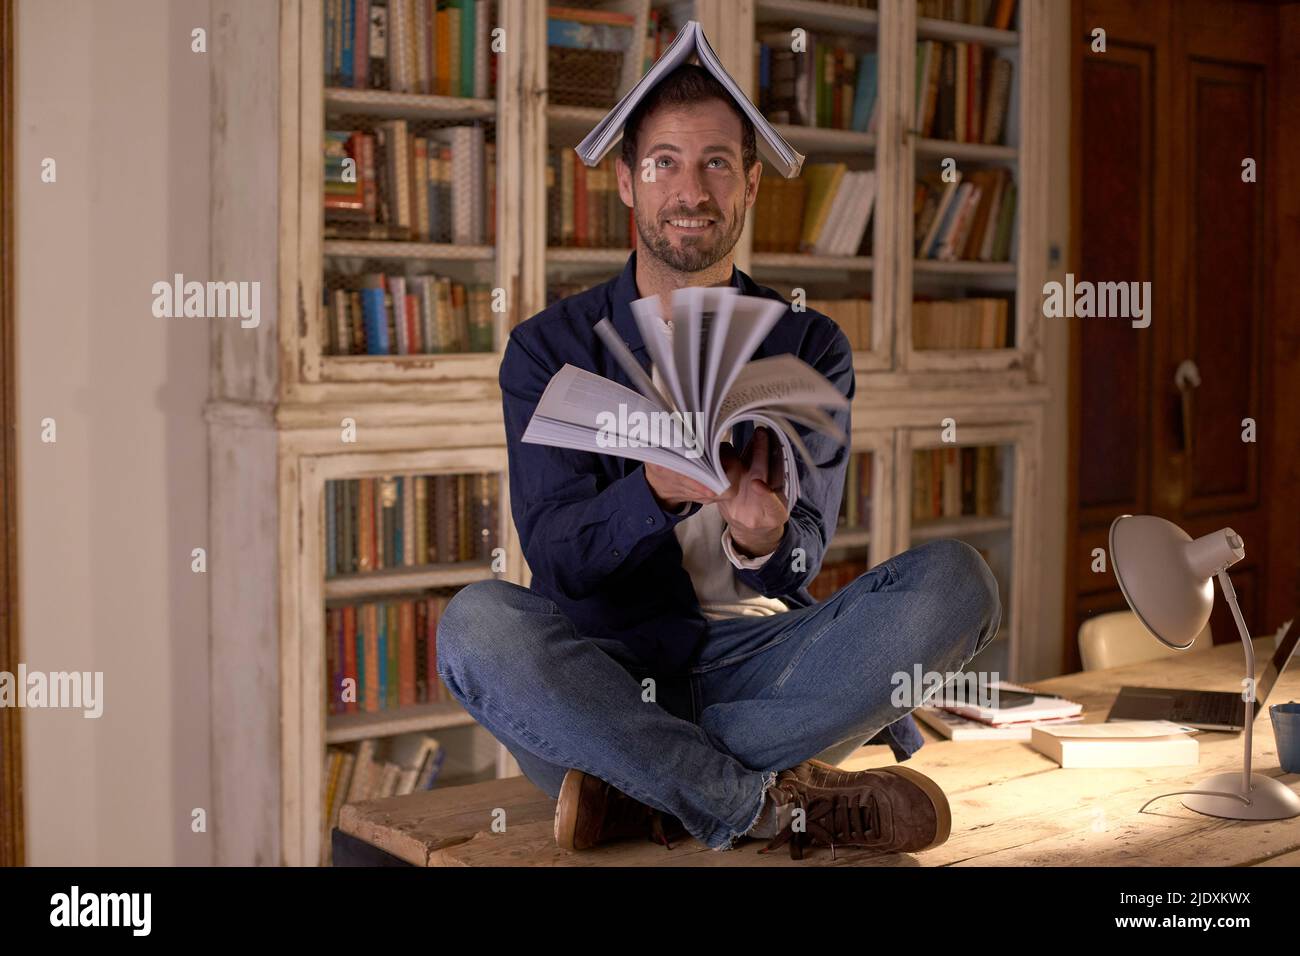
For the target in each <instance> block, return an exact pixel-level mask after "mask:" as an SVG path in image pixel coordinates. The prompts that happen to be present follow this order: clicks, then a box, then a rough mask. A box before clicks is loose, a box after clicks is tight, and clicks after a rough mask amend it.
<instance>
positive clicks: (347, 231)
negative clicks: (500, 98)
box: [324, 119, 496, 245]
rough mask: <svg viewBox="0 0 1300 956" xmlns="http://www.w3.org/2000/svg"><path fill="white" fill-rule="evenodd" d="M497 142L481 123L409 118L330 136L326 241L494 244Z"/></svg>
mask: <svg viewBox="0 0 1300 956" xmlns="http://www.w3.org/2000/svg"><path fill="white" fill-rule="evenodd" d="M495 184H496V144H495V143H490V142H487V140H486V134H485V131H484V128H483V127H482V126H478V125H465V126H452V127H448V128H441V129H438V128H432V129H429V130H428V132H427V133H426V134H425V135H416V134H415V133H414V132H413V131H412V129H411V125H410V124H409V123H408V122H407V121H406V120H404V119H394V120H383V121H381V122H377V123H375V124H374V127H373V129H363V130H340V129H330V130H326V131H325V201H324V202H325V237H326V238H327V239H332V238H342V239H347V238H358V239H390V240H399V241H416V242H438V243H456V244H457V245H492V244H493V243H494V242H495V241H496V188H495Z"/></svg>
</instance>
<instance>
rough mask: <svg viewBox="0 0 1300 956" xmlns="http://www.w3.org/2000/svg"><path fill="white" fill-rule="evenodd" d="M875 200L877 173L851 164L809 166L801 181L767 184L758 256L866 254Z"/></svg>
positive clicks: (758, 218)
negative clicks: (765, 254) (784, 253)
mask: <svg viewBox="0 0 1300 956" xmlns="http://www.w3.org/2000/svg"><path fill="white" fill-rule="evenodd" d="M875 201H876V173H875V170H871V169H864V170H851V169H849V167H848V166H847V165H846V164H845V163H809V164H808V165H807V166H806V167H804V174H803V177H802V178H801V179H792V180H779V179H778V180H772V181H768V180H764V181H763V182H762V184H761V185H760V186H759V189H758V196H757V197H756V198H755V200H754V251H755V252H798V253H805V254H813V255H821V256H853V255H859V254H866V252H868V251H869V246H870V240H869V239H868V229H867V226H868V225H869V224H870V222H871V212H872V209H873V208H874V206H875Z"/></svg>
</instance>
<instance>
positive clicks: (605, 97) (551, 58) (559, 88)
mask: <svg viewBox="0 0 1300 956" xmlns="http://www.w3.org/2000/svg"><path fill="white" fill-rule="evenodd" d="M548 54H549V55H548V57H547V61H546V63H547V70H546V72H547V77H546V80H547V86H548V96H549V98H550V101H551V103H553V104H555V105H556V106H595V107H599V108H600V109H609V108H611V107H612V106H614V104H615V103H617V102H618V83H619V80H620V79H621V78H622V76H623V54H622V52H621V51H619V50H576V49H572V48H569V47H560V46H553V47H550V48H549V49H548Z"/></svg>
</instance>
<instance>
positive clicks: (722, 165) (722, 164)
mask: <svg viewBox="0 0 1300 956" xmlns="http://www.w3.org/2000/svg"><path fill="white" fill-rule="evenodd" d="M709 162H710V163H711V164H716V165H714V168H715V169H726V168H727V161H726V160H725V159H711V160H709Z"/></svg>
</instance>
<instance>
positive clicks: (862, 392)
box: [207, 0, 1047, 865]
mask: <svg viewBox="0 0 1300 956" xmlns="http://www.w3.org/2000/svg"><path fill="white" fill-rule="evenodd" d="M325 2H327V0H274V2H266V0H214V2H213V23H214V24H215V25H216V26H215V28H214V32H213V48H212V58H213V71H214V72H213V84H214V96H215V100H214V103H215V108H214V122H215V128H214V132H213V146H212V149H213V158H212V191H213V197H214V203H213V215H212V220H213V227H212V228H213V234H212V273H213V276H214V277H216V278H229V279H252V280H260V281H261V282H262V283H263V285H264V286H265V287H266V288H268V289H275V290H276V293H275V294H274V295H267V296H264V297H263V302H264V303H267V302H270V303H271V307H269V308H264V309H263V317H262V322H261V325H260V326H259V327H258V328H257V329H240V328H239V327H238V326H237V325H221V326H218V327H216V331H215V332H214V336H215V338H214V348H213V366H212V388H211V396H212V397H211V401H210V404H209V407H208V411H207V418H208V421H209V430H210V451H211V462H212V470H211V482H210V487H211V496H212V498H211V522H212V528H213V537H212V542H211V548H210V562H211V568H212V570H211V586H212V591H213V600H212V602H211V606H212V618H211V622H210V625H211V636H212V655H211V666H212V673H213V688H212V691H213V694H212V698H213V728H214V731H213V734H214V740H213V749H214V780H215V806H214V808H213V814H212V818H213V830H214V834H215V835H216V840H217V845H218V851H217V860H218V862H220V863H223V864H255V863H260V864H274V863H288V864H300V865H313V864H315V863H317V862H318V861H319V860H320V859H321V837H322V802H321V796H320V795H321V771H322V765H323V761H324V759H325V751H326V747H327V746H328V745H330V744H334V743H346V742H349V741H353V740H357V739H360V738H361V737H362V736H371V735H380V736H382V735H389V734H397V733H403V732H407V731H412V730H433V731H437V732H439V733H440V734H441V733H446V734H448V735H449V739H451V738H452V737H455V738H456V746H457V747H458V748H460V749H461V750H463V751H464V752H463V753H458V754H457V755H456V756H457V758H458V759H457V760H456V761H454V764H455V766H456V767H457V770H456V772H454V773H451V774H450V775H449V776H448V777H447V778H446V779H447V780H448V781H449V782H455V780H457V779H460V780H466V779H478V778H481V777H482V776H484V775H487V776H491V775H493V774H507V773H513V772H517V768H515V767H514V766H513V761H511V760H508V759H506V758H507V757H508V755H507V754H506V753H505V751H504V748H500V747H499V746H498V745H496V744H495V742H494V741H492V739H491V737H490V735H488V734H487V732H486V731H484V730H483V729H482V728H478V727H476V726H470V724H471V723H472V722H471V721H470V720H469V718H468V716H467V715H465V713H464V712H463V711H462V710H460V709H459V708H458V707H457V706H456V705H454V704H449V703H443V704H430V705H420V706H418V707H415V708H409V709H404V710H399V711H397V712H390V713H381V714H380V715H365V716H358V715H348V716H346V717H337V716H327V714H326V708H325V705H324V686H325V683H326V680H327V678H326V675H325V673H324V623H323V617H324V613H323V609H324V606H325V603H326V601H327V600H330V599H334V598H340V597H349V596H351V597H367V596H376V595H382V594H384V593H390V592H396V591H399V590H401V591H408V590H410V589H412V588H414V589H417V590H418V589H423V588H429V587H434V586H438V587H442V586H447V587H454V586H457V585H460V584H463V583H466V582H467V580H469V579H472V578H474V577H476V576H479V575H481V574H482V573H484V572H483V571H482V569H481V568H455V567H450V568H448V567H430V568H418V569H413V570H411V571H409V572H408V571H402V572H400V573H397V574H394V575H391V576H389V577H388V578H386V579H384V580H382V581H381V580H379V579H377V578H373V577H367V578H366V579H365V580H358V579H352V580H349V579H340V580H331V581H327V580H326V577H325V573H324V567H325V565H324V549H325V542H324V510H323V503H322V499H323V494H324V488H325V482H326V481H329V480H334V479H342V478H358V477H366V476H378V475H394V474H439V473H452V472H455V473H462V472H476V471H488V472H492V473H495V474H497V475H499V476H500V488H501V495H502V499H501V519H502V523H501V528H500V534H499V540H500V541H501V542H502V543H503V545H504V547H505V549H506V552H507V566H506V570H505V571H504V572H502V575H501V576H503V577H505V578H506V579H508V580H512V581H516V582H519V583H527V580H528V574H527V568H526V566H525V565H524V562H523V559H522V556H521V553H520V549H519V547H518V543H517V540H516V539H515V537H514V530H513V523H512V522H511V521H510V519H509V517H508V513H509V508H508V487H507V482H506V449H505V443H504V428H503V425H502V421H501V404H500V394H499V389H498V385H497V368H498V366H499V362H500V353H501V348H502V347H503V345H504V342H505V339H506V336H507V335H508V332H509V329H510V328H511V327H512V326H513V325H514V324H516V323H518V322H520V321H522V320H523V319H526V318H527V317H528V316H530V315H532V314H533V313H535V312H536V311H538V310H540V309H541V308H542V307H543V306H544V305H545V302H546V289H547V283H548V281H553V280H557V281H558V280H563V279H565V278H570V277H580V278H581V279H582V280H583V281H591V282H595V281H601V280H603V279H605V278H608V277H609V276H611V275H613V274H615V273H616V272H618V271H619V270H620V269H621V268H622V265H623V263H624V261H625V260H626V250H621V249H593V248H548V247H547V241H546V239H547V237H546V233H547V207H546V200H547V197H546V150H547V147H548V144H565V145H573V144H575V143H576V142H577V141H578V140H579V139H580V138H581V137H582V136H583V135H584V134H585V133H586V132H587V131H588V130H589V129H590V128H591V126H592V125H594V123H595V122H596V120H598V119H599V118H600V116H601V115H603V113H602V111H601V110H599V109H591V108H583V107H571V106H558V105H550V104H549V103H548V98H547V93H546V86H547V61H546V52H547V49H546V5H545V4H543V3H540V2H533V0H496V11H497V13H496V22H497V24H498V25H499V26H501V27H503V28H504V29H505V31H506V32H505V37H506V51H505V52H504V53H502V54H499V58H498V62H497V86H496V96H495V98H493V99H486V100H484V99H472V98H452V97H442V96H431V95H420V94H412V93H389V92H384V91H368V90H358V89H337V88H329V87H328V86H327V85H326V84H325V82H324V79H323V77H324V69H323V63H324V59H323V47H324V42H323V28H324V26H323V25H324V9H325V7H324V3H325ZM1046 3H1047V0H1020V3H1019V4H1018V6H1019V10H1018V12H1017V25H1018V29H1016V30H1014V31H991V30H988V29H985V28H982V27H969V26H964V25H961V24H953V23H945V22H941V21H933V20H923V19H918V18H917V17H916V15H915V5H914V3H913V2H911V0H880V2H879V9H878V10H859V9H855V8H851V7H845V6H839V5H835V4H830V3H823V2H818V0H695V2H693V3H692V2H684V3H683V2H677V3H669V4H660V3H657V2H656V3H654V6H655V7H658V8H660V9H661V10H663V11H665V12H666V13H668V14H669V15H670V16H672V17H674V18H675V20H676V22H677V23H678V25H680V23H682V22H684V21H685V19H687V18H689V17H694V18H696V19H698V20H700V22H701V23H702V25H703V27H704V29H705V32H706V34H707V35H708V36H709V37H710V39H711V40H712V41H713V44H714V46H715V48H716V49H717V51H718V53H719V55H720V56H721V57H722V58H723V60H724V62H725V63H726V64H727V65H728V68H729V69H730V70H731V71H732V73H733V75H734V76H735V77H736V79H737V80H738V82H740V83H741V84H742V86H743V87H745V88H748V89H752V88H753V83H754V77H753V68H754V64H753V55H754V38H755V36H756V30H760V29H764V28H765V25H771V24H775V23H790V22H793V23H795V24H797V25H801V26H804V27H806V28H807V29H808V30H810V31H814V32H816V31H823V32H831V33H834V34H837V35H844V36H852V37H855V38H857V39H858V40H860V41H862V42H866V43H873V44H874V45H875V49H876V51H877V53H878V57H879V59H878V69H879V75H878V84H877V85H878V95H879V97H880V98H881V116H880V120H879V126H878V129H877V131H876V133H874V134H867V133H854V132H849V131H843V130H829V129H815V128H796V127H790V126H785V127H782V132H783V133H784V134H785V135H786V136H787V138H788V139H789V140H790V141H791V142H792V143H793V144H794V145H795V146H796V148H798V149H800V150H801V151H803V152H805V153H807V154H808V156H809V161H817V160H835V159H837V158H844V159H845V161H851V162H852V163H853V164H856V165H860V166H863V167H865V166H870V167H871V168H874V169H875V170H876V176H877V200H876V208H875V212H874V216H873V223H872V226H871V229H872V230H873V234H872V235H873V239H872V248H873V254H872V255H871V256H870V257H865V256H862V257H859V256H849V257H834V258H828V257H813V256H807V255H798V254H771V253H763V254H754V253H751V234H752V225H751V226H750V227H747V229H746V233H745V234H744V236H743V237H742V242H741V246H740V248H739V250H738V255H737V264H738V265H739V266H740V268H742V269H744V270H746V271H748V272H750V274H751V275H753V276H754V277H755V278H756V279H757V280H758V281H759V282H763V283H767V284H776V283H777V282H784V283H786V284H789V283H791V282H794V283H796V284H799V285H801V286H802V287H806V288H807V289H809V290H815V289H816V287H817V286H818V285H819V284H826V283H838V286H839V287H840V288H843V287H845V286H853V287H855V288H856V289H859V290H861V291H862V292H865V293H869V294H870V297H871V299H872V300H873V310H872V315H873V324H872V327H871V329H870V335H869V339H868V341H869V345H870V347H869V348H866V349H863V350H862V351H860V352H857V353H855V362H854V364H855V367H856V369H857V372H858V384H857V387H858V391H857V396H856V400H855V407H854V426H853V447H854V450H855V451H858V452H861V451H870V452H871V467H872V493H871V503H872V513H871V515H870V517H869V520H868V521H867V522H866V526H865V527H860V528H855V529H853V530H852V531H846V532H845V534H844V536H843V538H842V539H841V540H838V541H837V542H836V544H835V546H834V548H833V550H832V555H831V556H835V555H841V556H842V555H852V556H857V557H859V558H865V560H867V561H868V562H869V564H875V563H877V562H879V561H881V560H883V559H885V558H887V557H889V556H890V555H892V554H896V553H898V552H899V551H902V550H904V549H905V548H907V547H909V546H910V545H911V544H912V543H914V542H919V541H920V540H922V539H924V538H926V537H929V536H933V535H935V534H940V533H942V534H945V535H951V536H954V537H959V538H963V539H966V540H970V541H972V543H977V546H980V547H986V548H988V549H989V550H991V551H992V552H994V553H995V554H996V555H997V556H998V558H999V560H1000V561H1001V562H1002V564H1003V567H1001V568H995V572H997V573H998V576H999V581H1000V583H1001V585H1002V588H1003V597H1004V602H1005V609H1004V622H1003V630H1002V634H1001V635H1000V637H999V640H998V641H996V642H995V644H994V646H992V647H991V648H990V656H989V658H988V662H989V663H990V666H993V665H994V664H996V665H997V666H998V667H999V668H1000V669H1002V671H1003V673H1004V674H1006V673H1009V674H1010V675H1013V676H1014V675H1015V673H1016V662H1017V659H1018V657H1019V656H1020V655H1021V654H1022V653H1023V646H1024V641H1025V632H1024V631H1022V629H1023V628H1025V627H1026V626H1028V625H1029V622H1032V621H1034V620H1035V613H1036V611H1035V608H1034V606H1033V605H1034V600H1035V595H1036V593H1037V580H1036V575H1037V574H1038V569H1037V568H1036V567H1035V564H1034V562H1033V560H1032V559H1031V558H1030V557H1029V555H1030V551H1029V547H1028V543H1029V542H1030V541H1032V540H1033V539H1034V536H1035V534H1036V522H1037V520H1038V517H1037V508H1038V503H1037V495H1038V492H1037V481H1038V478H1037V475H1038V463H1039V459H1040V457H1041V443H1042V404H1043V402H1044V400H1045V399H1046V396H1047V386H1046V384H1045V383H1044V382H1043V380H1042V365H1043V363H1042V354H1041V352H1042V348H1041V341H1040V333H1039V327H1038V322H1039V317H1038V314H1037V309H1036V303H1037V301H1038V297H1037V292H1036V290H1040V289H1041V287H1042V283H1043V281H1044V274H1045V270H1046V258H1047V255H1046V252H1047V250H1046V245H1047V243H1046V204H1045V201H1044V197H1045V182H1044V179H1045V171H1044V170H1045V161H1046V143H1045V138H1046V135H1047V132H1046V115H1045V111H1046V106H1047V103H1046V92H1045V90H1046V76H1045V63H1044V60H1043V57H1044V55H1045V54H1044V53H1042V52H1041V51H1042V50H1044V49H1045V47H1044V44H1043V43H1042V42H1041V36H1040V34H1041V32H1042V30H1043V25H1042V24H1043V19H1044V16H1045V13H1044V10H1045V5H1046ZM604 6H606V7H607V8H609V9H618V10H622V11H624V12H631V13H633V15H634V16H635V17H636V18H637V22H638V23H644V22H645V20H646V17H647V16H648V14H649V10H650V9H651V0H611V2H609V3H607V4H604ZM918 38H920V39H944V40H959V41H971V42H980V43H986V44H990V45H996V46H998V47H999V48H1000V49H1002V50H1005V51H1007V52H1008V53H1009V54H1010V55H1011V56H1013V57H1014V58H1015V60H1016V70H1015V76H1014V91H1013V93H1012V106H1013V111H1014V119H1013V120H1012V121H1011V123H1010V133H1009V138H1008V142H1009V143H1010V144H1011V145H1008V146H980V145H970V144H952V143H944V142H937V141H932V140H922V139H918V138H916V137H915V136H914V135H913V134H912V133H911V132H910V131H911V130H912V128H913V127H912V112H913V109H912V100H913V86H914V79H913V78H914V76H915V62H914V57H915V44H916V41H917V39H918ZM625 66H626V63H625ZM624 74H625V75H624V76H622V77H621V80H620V83H621V84H622V88H626V84H628V83H629V82H630V79H631V77H632V76H633V75H634V74H633V72H632V70H631V68H630V67H627V68H626V69H625V71H624ZM349 113H365V114H368V115H370V116H375V117H390V118H405V119H408V120H447V121H479V122H483V123H487V124H490V126H491V128H492V130H493V132H494V142H495V144H496V158H497V176H496V211H497V220H496V242H495V244H493V245H488V246H475V245H469V246H466V245H455V244H438V243H419V242H394V241H377V240H350V239H349V240H344V239H326V238H325V237H324V230H323V216H322V202H321V197H322V192H323V171H322V170H323V165H322V160H321V157H322V147H323V135H324V130H325V129H326V128H327V123H328V122H329V118H330V117H331V116H339V115H345V114H349ZM948 156H951V157H953V158H955V159H956V160H957V162H958V164H959V166H962V167H963V168H965V166H966V165H968V164H984V165H987V164H1003V165H1006V166H1009V167H1011V168H1013V169H1014V171H1015V174H1016V178H1017V183H1018V189H1019V206H1018V212H1017V221H1016V228H1015V239H1014V243H1013V249H1014V255H1013V259H1012V261H1011V262H1009V263H968V262H955V263H943V262H932V261H914V259H913V257H912V254H911V250H912V248H913V239H912V195H913V188H914V177H915V175H916V174H917V171H918V170H921V169H924V168H926V164H933V163H936V162H938V161H939V160H941V159H942V158H944V157H948ZM349 261H352V262H354V263H355V262H356V261H375V262H384V263H390V264H393V268H395V269H399V270H400V269H402V268H404V267H405V266H407V265H430V264H432V265H433V266H435V267H436V268H437V269H438V270H440V272H443V273H445V274H447V275H450V276H452V277H454V278H457V279H459V280H460V281H465V282H471V281H472V282H482V283H491V284H492V285H493V286H494V287H495V288H499V289H503V290H505V301H506V303H507V307H506V310H505V312H503V313H498V314H496V315H495V316H494V322H495V330H494V334H495V344H496V351H495V352H492V353H478V354H474V353H466V354H436V355H402V356H353V355H346V356H345V355H331V354H327V350H326V349H325V347H324V344H323V343H324V340H325V337H326V336H325V328H324V314H323V309H322V307H321V305H320V302H321V299H322V288H321V286H322V276H323V275H324V274H325V271H326V269H327V268H328V267H330V266H331V264H332V263H333V264H337V263H340V262H343V263H347V262H349ZM923 288H938V289H943V288H954V289H958V290H964V289H982V288H998V289H1004V290H1014V292H1015V303H1016V305H1015V309H1016V312H1015V340H1014V347H1011V348H1007V349H996V350H987V351H976V350H968V351H953V352H936V351H932V350H924V351H916V350H913V349H912V348H911V331H910V329H911V303H912V297H913V293H914V291H916V290H918V289H923ZM808 294H809V297H810V298H817V297H818V296H817V295H816V293H815V291H809V293H808ZM945 418H952V419H955V421H956V430H957V439H958V444H960V445H970V444H977V443H987V444H993V445H997V446H998V447H999V448H1001V449H1004V451H1003V453H1002V454H1003V455H1004V460H1005V461H1006V462H1007V463H1008V466H1007V467H1008V469H1009V473H1008V474H1007V475H1006V476H1005V477H1004V491H1005V495H1006V497H1005V504H1004V511H1005V514H1003V515H999V516H997V520H996V521H991V520H989V519H988V518H987V517H976V516H969V517H967V518H950V519H945V520H946V523H945V524H942V525H940V524H935V525H932V526H930V525H927V526H926V527H913V525H912V522H911V514H912V511H911V499H910V495H911V491H912V476H911V474H910V467H911V466H910V462H911V459H912V450H913V449H921V448H926V447H930V446H933V445H936V444H938V443H939V441H940V428H941V423H942V421H943V420H944V419H945ZM348 420H350V421H351V422H352V423H353V424H354V425H355V434H356V441H355V442H344V441H343V439H342V438H341V435H342V433H343V430H344V427H345V422H346V421H348ZM829 557H830V556H828V558H829ZM981 663H984V662H981ZM485 754H486V755H487V756H486V757H485ZM449 766H450V765H449Z"/></svg>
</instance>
